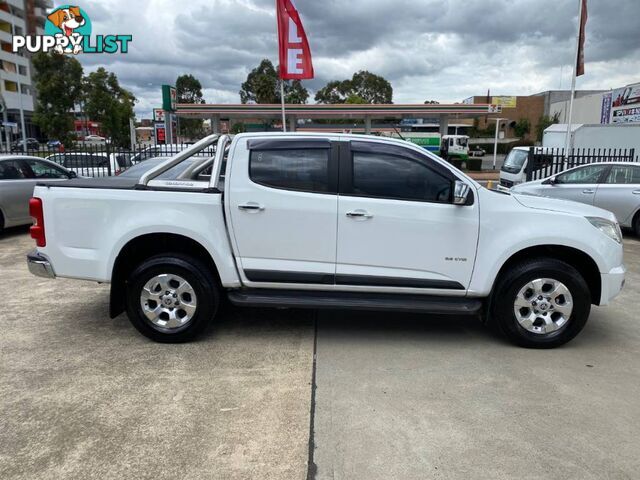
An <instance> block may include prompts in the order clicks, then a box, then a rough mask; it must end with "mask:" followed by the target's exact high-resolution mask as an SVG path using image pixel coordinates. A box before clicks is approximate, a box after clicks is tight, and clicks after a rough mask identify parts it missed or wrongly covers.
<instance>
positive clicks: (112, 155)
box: [0, 143, 215, 177]
mask: <svg viewBox="0 0 640 480" xmlns="http://www.w3.org/2000/svg"><path fill="white" fill-rule="evenodd" d="M191 145H193V144H192V143H181V144H170V145H148V144H139V145H135V146H134V148H123V147H118V146H116V145H111V144H109V143H101V144H82V143H78V144H76V145H74V146H73V147H72V148H64V147H62V146H60V145H56V144H39V145H37V146H36V145H35V144H30V145H29V146H28V148H27V149H26V151H25V150H24V149H23V148H22V145H16V146H14V147H12V149H11V151H7V149H6V148H4V149H0V155H3V156H6V155H20V156H22V155H28V156H31V157H39V158H45V159H47V160H51V161H53V162H55V163H57V164H59V165H62V166H63V167H65V168H67V169H68V170H71V171H73V172H75V173H76V174H77V175H79V176H81V177H111V176H115V175H119V174H120V173H122V172H124V171H125V170H127V169H128V168H130V167H131V166H132V165H135V164H137V163H140V162H143V161H145V160H149V159H151V158H167V157H171V156H173V155H175V154H177V153H179V152H181V151H182V150H184V149H186V148H188V147H190V146H191ZM198 155H203V156H213V155H215V147H213V146H211V147H208V148H207V149H205V150H203V151H201V152H199V153H198Z"/></svg>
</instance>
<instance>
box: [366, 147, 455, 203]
mask: <svg viewBox="0 0 640 480" xmlns="http://www.w3.org/2000/svg"><path fill="white" fill-rule="evenodd" d="M451 187H452V182H451V180H449V179H448V178H446V177H444V176H443V175H440V174H439V173H437V172H435V171H434V170H432V169H430V168H429V167H427V166H426V165H425V164H424V163H422V162H419V161H417V160H412V159H409V158H404V157H397V156H394V155H384V154H377V153H364V152H354V154H353V191H354V193H355V194H357V195H366V196H372V197H383V198H393V199H399V200H417V201H427V202H449V201H451Z"/></svg>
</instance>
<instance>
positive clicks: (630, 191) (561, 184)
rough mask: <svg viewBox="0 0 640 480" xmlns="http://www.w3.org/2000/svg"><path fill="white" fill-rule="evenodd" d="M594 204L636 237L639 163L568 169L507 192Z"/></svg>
mask: <svg viewBox="0 0 640 480" xmlns="http://www.w3.org/2000/svg"><path fill="white" fill-rule="evenodd" d="M511 191H512V192H514V193H528V194H533V195H542V196H545V197H553V198H562V199H565V200H573V201H576V202H581V203H587V204H589V205H595V206H596V207H600V208H604V209H605V210H609V211H610V212H613V213H614V214H615V215H616V217H617V218H618V222H620V225H621V226H623V227H628V228H633V229H634V230H635V232H636V234H637V235H640V163H629V162H603V163H591V164H588V165H581V166H579V167H575V168H572V169H570V170H567V171H565V172H562V173H559V174H557V175H553V176H551V177H549V178H545V179H544V180H537V181H534V182H527V183H523V184H520V185H517V186H515V187H513V188H512V189H511Z"/></svg>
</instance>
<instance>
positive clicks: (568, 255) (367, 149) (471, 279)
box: [27, 133, 625, 348]
mask: <svg viewBox="0 0 640 480" xmlns="http://www.w3.org/2000/svg"><path fill="white" fill-rule="evenodd" d="M212 146H213V147H216V150H215V151H216V153H215V157H213V158H208V157H206V156H204V157H202V156H198V155H197V152H199V151H202V150H203V149H206V148H208V147H212ZM183 162H186V163H183ZM150 168H151V169H150V170H148V171H146V172H145V173H143V174H142V176H141V177H140V178H137V177H134V178H108V179H75V180H70V181H68V182H62V183H53V182H52V183H47V182H43V183H40V184H38V185H37V186H36V188H35V191H34V198H33V199H32V200H31V205H30V207H31V215H32V216H33V217H34V219H35V224H34V226H33V227H32V231H31V234H32V236H33V238H34V239H35V240H36V244H37V249H36V250H35V251H34V252H32V253H30V254H29V255H28V259H27V261H28V264H29V269H30V270H31V272H32V273H34V274H36V275H40V276H45V277H52V278H53V277H56V276H58V277H66V278H77V279H83V280H92V281H96V282H107V283H109V282H110V283H111V302H110V314H111V316H112V317H115V316H116V315H119V314H120V313H122V312H123V311H125V310H126V312H127V314H128V316H129V318H130V320H131V322H132V323H133V325H134V326H135V327H136V328H137V329H138V330H139V331H140V332H141V333H142V334H144V335H146V336H147V337H149V338H151V339H153V340H156V341H161V342H182V341H186V340H189V339H191V338H193V337H194V336H195V335H196V334H198V333H199V332H200V331H202V329H203V328H204V327H205V326H206V325H207V324H208V323H209V322H210V321H211V320H212V319H213V318H214V317H215V315H216V311H217V309H218V305H219V302H220V300H221V297H222V296H223V295H226V296H227V297H228V298H229V300H230V301H231V302H232V303H233V304H235V305H240V306H259V307H290V308H351V309H364V310H367V309H370V310H390V311H400V312H421V313H431V314H453V315H463V314H472V315H479V316H481V317H482V318H483V319H485V320H487V321H488V322H490V323H492V324H494V325H496V326H497V327H498V328H499V330H501V331H502V332H503V333H504V334H505V335H506V336H507V337H508V338H509V339H510V340H511V341H513V342H514V343H516V344H518V345H521V346H525V347H538V348H548V347H555V346H558V345H561V344H563V343H565V342H567V341H569V340H571V339H572V338H573V337H575V336H576V335H577V334H578V332H580V330H581V329H582V328H583V327H584V325H585V323H586V321H587V318H588V316H589V312H590V309H591V305H592V304H595V305H607V304H608V303H609V302H610V300H611V299H612V298H613V297H615V296H616V295H617V294H618V293H619V292H620V290H621V288H622V286H623V284H624V275H625V268H624V266H623V261H622V238H621V233H620V229H619V227H618V223H617V221H616V218H615V216H614V215H613V214H611V213H609V212H607V211H605V210H601V209H598V208H595V207H591V206H587V205H582V204H578V203H573V202H565V201H558V200H552V199H548V198H539V197H534V196H526V195H516V194H509V193H500V192H493V191H489V190H487V189H485V188H483V187H482V186H480V185H479V184H478V183H476V182H475V181H474V180H472V179H471V178H469V177H467V176H466V175H464V174H463V173H461V172H460V171H458V170H456V169H455V168H453V167H451V166H450V165H449V164H447V162H445V161H443V160H442V159H440V158H439V157H437V156H435V155H433V154H431V153H429V152H427V151H426V150H424V149H423V148H420V147H419V146H416V145H413V144H411V143H408V142H404V141H401V140H395V139H389V138H379V137H368V136H356V135H337V134H336V135H333V134H306V133H305V134H290V133H289V134H281V133H265V134H260V133H256V134H242V135H238V136H236V137H235V138H234V139H233V140H231V139H230V138H229V137H228V136H221V137H219V136H210V137H207V138H205V139H204V140H202V141H200V142H198V143H197V144H195V145H193V146H192V147H191V148H189V149H187V150H185V151H183V152H181V153H179V154H177V155H176V156H174V157H172V158H170V159H168V160H166V161H164V162H162V163H161V164H159V165H156V166H151V167H150ZM172 172H178V173H176V174H175V175H174V176H173V177H172Z"/></svg>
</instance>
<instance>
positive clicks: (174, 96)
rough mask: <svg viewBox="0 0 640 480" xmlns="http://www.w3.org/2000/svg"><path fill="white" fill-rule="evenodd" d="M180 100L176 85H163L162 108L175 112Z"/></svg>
mask: <svg viewBox="0 0 640 480" xmlns="http://www.w3.org/2000/svg"><path fill="white" fill-rule="evenodd" d="M177 102H178V93H177V92H176V87H172V86H171V85H163V86H162V109H163V110H165V111H167V112H175V111H176V104H177Z"/></svg>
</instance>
